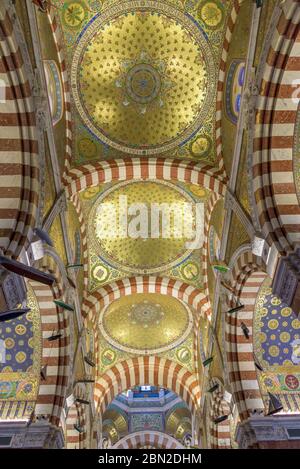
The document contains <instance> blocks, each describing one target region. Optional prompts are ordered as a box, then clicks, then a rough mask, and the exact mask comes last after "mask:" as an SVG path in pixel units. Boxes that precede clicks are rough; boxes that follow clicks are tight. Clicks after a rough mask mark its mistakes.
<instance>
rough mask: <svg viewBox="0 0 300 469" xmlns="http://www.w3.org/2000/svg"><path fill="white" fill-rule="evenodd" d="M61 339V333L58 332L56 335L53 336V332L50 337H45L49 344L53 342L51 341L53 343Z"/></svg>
mask: <svg viewBox="0 0 300 469" xmlns="http://www.w3.org/2000/svg"><path fill="white" fill-rule="evenodd" d="M61 337H62V333H61V332H58V333H57V334H54V332H53V334H52V335H51V336H50V337H47V340H48V341H49V342H53V341H55V340H59V339H60V338H61Z"/></svg>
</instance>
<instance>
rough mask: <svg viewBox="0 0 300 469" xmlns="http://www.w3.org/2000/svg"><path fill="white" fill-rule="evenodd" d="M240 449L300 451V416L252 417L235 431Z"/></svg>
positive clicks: (261, 415)
mask: <svg viewBox="0 0 300 469" xmlns="http://www.w3.org/2000/svg"><path fill="white" fill-rule="evenodd" d="M236 441H237V443H238V447H239V448H240V449H268V448H269V449H271V448H280V449H285V448H287V449H293V448H294V449H296V448H298V449H300V416H299V415H287V414H285V415H274V416H270V417H266V416H264V415H263V414H260V415H253V416H252V417H250V418H249V419H248V420H247V421H246V422H243V423H240V424H238V426H237V430H236Z"/></svg>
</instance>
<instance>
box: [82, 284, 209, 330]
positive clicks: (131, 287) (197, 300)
mask: <svg viewBox="0 0 300 469" xmlns="http://www.w3.org/2000/svg"><path fill="white" fill-rule="evenodd" d="M134 293H161V294H162V295H169V296H173V297H174V298H177V299H179V300H182V301H183V302H184V303H186V304H188V305H190V306H192V307H193V308H194V309H195V310H196V311H199V312H203V313H205V312H206V308H207V302H206V296H205V295H204V293H203V292H202V291H201V290H199V289H197V288H195V287H193V286H191V285H188V284H186V283H184V282H182V281H181V280H175V279H170V278H168V277H153V276H140V277H130V278H124V279H121V280H117V281H116V282H113V283H110V284H108V285H105V286H103V287H101V288H99V290H97V291H95V292H94V293H91V294H90V295H89V297H88V298H87V299H86V300H85V301H84V303H83V315H84V316H85V317H86V316H88V317H89V319H90V320H91V321H93V320H94V319H95V317H97V316H98V313H99V312H100V310H101V309H102V308H104V307H105V306H107V305H108V304H110V303H111V302H112V301H115V300H117V299H119V298H121V297H122V296H128V295H132V294H134Z"/></svg>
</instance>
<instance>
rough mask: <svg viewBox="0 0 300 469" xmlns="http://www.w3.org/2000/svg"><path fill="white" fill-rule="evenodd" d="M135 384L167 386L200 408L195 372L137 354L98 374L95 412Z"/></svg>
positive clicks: (194, 408) (189, 404) (164, 360)
mask: <svg viewBox="0 0 300 469" xmlns="http://www.w3.org/2000/svg"><path fill="white" fill-rule="evenodd" d="M138 385H152V386H161V387H164V388H166V389H170V390H171V391H173V392H175V393H176V394H178V395H179V396H180V397H181V398H182V400H183V401H184V402H185V403H186V404H187V405H188V407H189V408H190V409H191V411H192V412H197V411H198V410H199V406H200V395H201V392H200V385H199V380H198V377H197V376H196V374H193V373H191V372H190V371H188V370H187V369H186V368H184V367H182V366H180V365H179V364H178V363H175V362H173V361H171V360H169V359H165V358H160V357H156V356H139V357H136V358H132V359H128V360H126V361H123V362H119V363H117V364H116V365H114V366H112V367H111V368H110V369H109V370H108V371H107V372H106V373H104V374H103V375H101V376H100V377H98V379H97V381H96V384H95V406H96V409H97V411H98V413H101V415H103V414H104V412H105V410H106V408H107V407H108V405H109V404H110V403H111V402H112V400H113V399H114V398H115V397H116V396H117V395H118V394H120V393H121V392H123V391H125V390H127V389H130V388H132V387H133V386H138Z"/></svg>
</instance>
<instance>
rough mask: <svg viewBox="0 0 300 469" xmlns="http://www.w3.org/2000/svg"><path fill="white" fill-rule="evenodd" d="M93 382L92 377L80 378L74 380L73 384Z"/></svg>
mask: <svg viewBox="0 0 300 469" xmlns="http://www.w3.org/2000/svg"><path fill="white" fill-rule="evenodd" d="M94 382H95V380H94V379H93V378H82V379H77V380H76V381H75V384H77V383H84V384H85V383H94Z"/></svg>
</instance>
